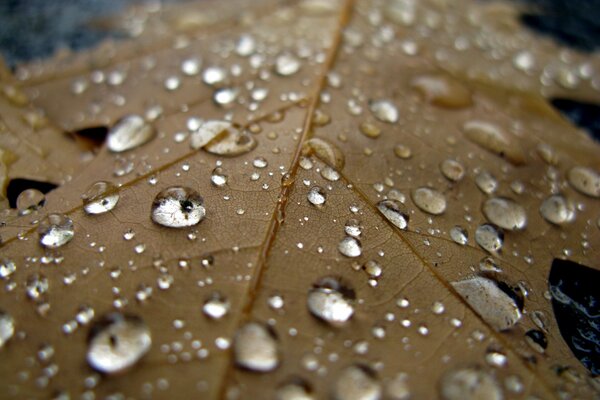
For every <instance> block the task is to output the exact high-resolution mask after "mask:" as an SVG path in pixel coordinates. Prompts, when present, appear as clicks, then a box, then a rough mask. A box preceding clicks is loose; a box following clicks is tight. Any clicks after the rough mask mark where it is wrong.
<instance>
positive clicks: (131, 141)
mask: <svg viewBox="0 0 600 400" xmlns="http://www.w3.org/2000/svg"><path fill="white" fill-rule="evenodd" d="M155 134H156V132H155V130H154V128H153V127H152V126H151V125H150V124H148V123H147V122H146V120H144V118H142V117H140V116H139V115H128V116H126V117H124V118H122V119H121V120H119V121H118V122H117V123H116V124H115V125H114V126H113V127H112V128H111V129H110V130H109V132H108V135H107V138H106V143H107V146H108V149H109V150H110V151H112V152H114V153H120V152H123V151H127V150H131V149H134V148H136V147H139V146H141V145H143V144H145V143H147V142H149V141H150V140H151V139H152V138H153V137H154V136H155Z"/></svg>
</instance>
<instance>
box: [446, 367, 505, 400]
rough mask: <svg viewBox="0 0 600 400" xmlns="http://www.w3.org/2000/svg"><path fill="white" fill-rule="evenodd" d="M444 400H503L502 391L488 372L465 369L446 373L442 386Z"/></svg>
mask: <svg viewBox="0 0 600 400" xmlns="http://www.w3.org/2000/svg"><path fill="white" fill-rule="evenodd" d="M440 390H441V395H442V398H443V399H444V400H479V399H486V400H502V399H503V395H502V389H501V388H500V386H499V385H498V383H497V382H496V380H495V379H494V377H493V376H492V375H491V374H489V373H488V372H486V371H484V370H481V369H478V368H464V369H458V370H455V371H451V372H449V373H446V374H445V375H444V376H443V378H442V381H441V385H440Z"/></svg>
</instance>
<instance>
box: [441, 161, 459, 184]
mask: <svg viewBox="0 0 600 400" xmlns="http://www.w3.org/2000/svg"><path fill="white" fill-rule="evenodd" d="M440 171H442V175H444V176H445V177H446V178H447V179H448V180H451V181H452V182H458V181H460V180H462V178H463V177H464V176H465V167H464V166H463V165H462V164H461V163H459V162H458V161H456V160H452V159H447V160H444V161H442V163H441V164H440Z"/></svg>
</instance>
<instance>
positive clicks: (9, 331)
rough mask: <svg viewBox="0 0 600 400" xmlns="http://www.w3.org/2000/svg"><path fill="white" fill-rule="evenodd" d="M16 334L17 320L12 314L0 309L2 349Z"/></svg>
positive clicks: (0, 340) (0, 344) (0, 343)
mask: <svg viewBox="0 0 600 400" xmlns="http://www.w3.org/2000/svg"><path fill="white" fill-rule="evenodd" d="M14 334H15V320H14V319H13V317H12V316H11V315H10V314H7V313H6V312H4V311H2V310H0V349H1V348H2V347H4V345H5V344H6V342H8V341H9V340H10V339H11V338H12V337H13V335H14Z"/></svg>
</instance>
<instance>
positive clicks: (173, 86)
mask: <svg viewBox="0 0 600 400" xmlns="http://www.w3.org/2000/svg"><path fill="white" fill-rule="evenodd" d="M164 86H165V89H167V90H169V91H174V90H177V89H179V86H181V79H179V77H178V76H169V77H168V78H167V79H165V82H164Z"/></svg>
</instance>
